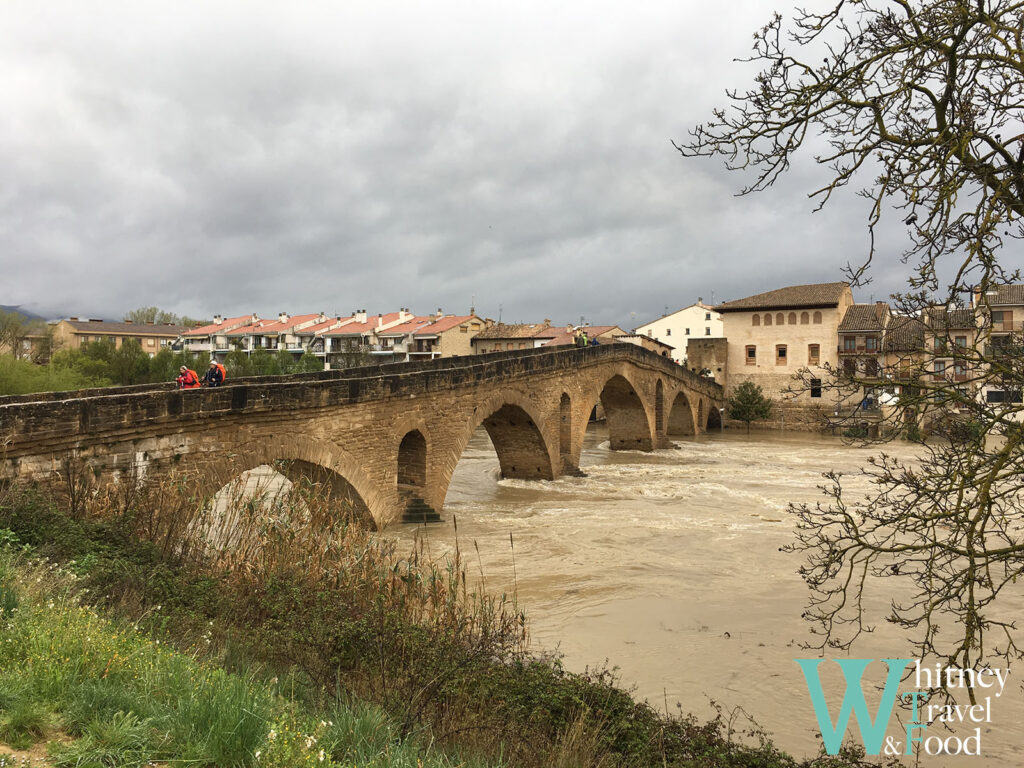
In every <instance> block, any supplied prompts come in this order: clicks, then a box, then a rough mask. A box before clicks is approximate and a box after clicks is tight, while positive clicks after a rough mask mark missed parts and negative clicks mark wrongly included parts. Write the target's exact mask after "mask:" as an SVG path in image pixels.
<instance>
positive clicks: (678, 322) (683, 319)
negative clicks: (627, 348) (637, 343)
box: [635, 298, 725, 363]
mask: <svg viewBox="0 0 1024 768" xmlns="http://www.w3.org/2000/svg"><path fill="white" fill-rule="evenodd" d="M635 333H638V334H640V335H641V336H647V337H648V338H651V339H656V340H657V341H660V342H662V343H663V344H668V345H669V346H671V347H674V350H673V353H672V358H673V359H674V360H675V361H676V362H677V363H682V362H683V358H684V357H685V356H686V342H687V341H688V340H689V339H695V338H699V339H720V338H722V337H723V336H725V330H724V326H723V324H722V316H721V315H720V314H719V313H718V312H716V311H715V310H714V309H713V308H712V307H710V306H708V305H707V304H705V303H704V301H703V300H702V299H699V298H698V299H697V303H696V304H691V305H690V306H688V307H685V308H683V309H680V310H678V311H676V312H672V313H671V314H668V315H663V316H662V317H659V318H658V319H657V320H652V321H651V322H649V323H645V324H644V325H641V326H638V327H637V329H636V331H635Z"/></svg>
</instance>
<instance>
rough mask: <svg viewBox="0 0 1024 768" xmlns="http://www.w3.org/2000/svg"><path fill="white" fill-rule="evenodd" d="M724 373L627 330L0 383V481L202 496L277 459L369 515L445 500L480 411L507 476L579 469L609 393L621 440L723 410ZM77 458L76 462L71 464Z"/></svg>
mask: <svg viewBox="0 0 1024 768" xmlns="http://www.w3.org/2000/svg"><path fill="white" fill-rule="evenodd" d="M722 398H723V394H722V388H721V387H720V386H719V385H718V384H716V383H714V382H713V381H711V380H709V379H706V378H703V377H700V376H697V375H695V374H694V373H692V372H690V371H687V370H685V369H684V368H682V367H680V366H678V365H676V364H675V363H673V362H671V361H670V360H668V359H666V358H664V357H660V356H658V355H657V354H655V353H653V352H650V351H648V350H645V349H642V348H640V347H638V346H634V345H631V344H622V343H618V344H606V345H601V346H597V347H588V348H585V349H575V348H567V347H561V348H556V349H543V348H541V349H532V350H520V351H515V352H498V353H492V354H486V355H474V356H469V357H458V358H444V359H437V360H433V361H429V362H421V363H396V364H389V365H380V366H372V367H367V368H355V369H347V370H340V371H324V372H322V373H312V374H299V375H293V376H275V377H257V378H246V379H231V378H229V380H228V382H227V384H226V386H224V387H220V388H216V389H199V390H188V391H178V390H176V389H173V385H167V384H157V385H148V386H139V387H111V388H104V389H92V390H81V391H77V392H63V393H46V394H37V395H23V396H14V397H3V398H0V481H3V480H6V481H10V480H14V481H26V482H40V481H41V482H46V481H52V480H58V479H60V478H61V476H62V473H64V472H66V471H67V468H68V467H69V466H72V464H74V465H75V466H78V467H87V468H88V469H89V472H88V473H84V474H85V475H86V476H88V477H89V478H90V482H91V483H93V484H97V485H98V484H103V483H109V482H126V481H128V479H132V480H131V481H132V482H137V481H138V480H139V479H141V478H150V479H163V478H175V479H178V480H182V481H184V482H185V483H187V486H186V487H188V488H189V489H190V490H191V491H192V492H193V493H194V494H195V495H196V496H197V497H198V498H208V497H210V496H212V495H213V494H215V493H216V492H217V491H218V490H219V489H221V488H222V487H223V486H224V485H225V484H227V483H229V482H231V481H232V480H233V479H236V478H237V477H238V476H239V475H240V474H241V473H242V472H243V471H246V470H249V469H252V468H254V467H257V466H261V465H271V466H274V467H275V468H278V469H279V470H281V471H282V472H284V473H285V474H286V475H287V476H288V477H289V478H290V479H292V480H298V479H300V478H306V479H309V480H312V481H314V482H319V483H325V484H326V487H328V488H329V489H330V491H331V493H333V494H337V495H339V496H344V497H346V498H347V499H349V500H350V501H351V502H352V503H353V504H354V505H355V506H357V507H358V508H359V510H360V511H361V512H362V513H364V514H365V513H367V512H368V513H369V515H370V516H372V518H373V519H374V521H375V522H376V523H377V525H384V524H387V523H388V522H390V521H393V520H395V519H397V518H399V517H400V516H401V515H402V513H403V512H405V511H407V510H409V509H419V510H424V509H426V508H431V509H435V510H439V509H440V508H441V507H442V505H443V504H444V498H445V494H446V493H447V490H448V484H449V482H450V480H451V477H452V473H453V472H454V470H455V465H456V464H457V463H458V461H459V458H460V457H461V455H462V452H463V449H464V448H465V446H466V443H467V442H468V441H469V438H470V436H471V435H472V434H473V432H474V430H476V429H477V427H479V426H480V425H481V424H482V425H483V426H484V428H485V429H486V430H487V432H488V434H489V435H490V438H491V441H492V442H493V444H494V448H495V450H496V452H497V454H498V460H499V462H500V465H501V473H502V475H503V476H504V477H513V478H523V479H530V480H551V479H554V478H556V477H558V476H559V475H562V474H565V473H575V472H578V471H579V469H578V468H579V459H580V451H581V448H582V445H583V436H584V432H585V431H586V427H587V422H588V420H589V417H590V415H591V412H592V411H593V410H594V408H595V406H597V405H598V404H600V405H601V406H602V407H603V410H604V413H605V416H606V419H607V424H608V432H609V437H610V442H611V447H612V448H613V449H616V450H624V449H628V450H641V451H650V450H652V449H654V448H656V447H664V446H668V445H670V443H669V439H668V438H669V435H674V434H679V435H687V434H694V433H698V432H703V431H704V430H706V429H707V428H708V426H709V423H710V425H711V426H717V425H718V418H719V410H718V409H719V408H720V407H721V406H722ZM80 474H81V473H80Z"/></svg>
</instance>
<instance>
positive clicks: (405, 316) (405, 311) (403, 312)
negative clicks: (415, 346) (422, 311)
mask: <svg viewBox="0 0 1024 768" xmlns="http://www.w3.org/2000/svg"><path fill="white" fill-rule="evenodd" d="M410 318H412V315H411V314H410V313H409V308H408V307H402V308H401V309H400V310H398V319H399V320H401V321H402V322H405V321H406V320H409V319H410Z"/></svg>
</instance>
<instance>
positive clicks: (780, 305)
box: [715, 283, 853, 428]
mask: <svg viewBox="0 0 1024 768" xmlns="http://www.w3.org/2000/svg"><path fill="white" fill-rule="evenodd" d="M852 304H853V294H852V292H851V291H850V286H849V284H848V283H815V284H812V285H794V286H789V287H786V288H778V289H776V290H774V291H767V292H766V293H759V294H757V295H755V296H748V297H746V298H743V299H737V300H735V301H728V302H725V303H724V304H719V305H718V306H717V307H715V309H716V310H717V311H718V312H720V313H721V315H722V323H723V327H724V331H725V337H726V338H727V339H728V352H727V368H728V376H727V377H726V379H725V381H724V382H723V383H724V384H725V387H726V394H727V395H728V394H729V393H730V392H732V390H734V389H735V388H736V387H737V386H738V385H739V384H740V383H742V382H744V381H752V382H754V383H755V384H757V385H758V386H760V387H761V389H762V390H763V391H764V393H765V395H766V396H767V397H770V398H771V399H772V401H773V403H774V406H775V407H774V408H773V416H772V419H771V420H770V421H769V423H768V425H769V426H771V425H775V426H787V427H794V428H813V427H816V426H818V425H819V424H820V422H821V420H822V416H821V415H822V412H823V411H826V410H828V411H831V410H832V409H833V408H834V405H835V404H833V403H826V402H824V401H825V399H826V398H824V397H823V393H824V390H823V387H822V380H823V379H825V378H826V375H827V371H826V369H825V366H826V365H831V366H832V367H833V368H835V367H838V365H839V356H838V351H837V344H836V339H837V338H838V333H839V324H840V322H841V321H842V318H843V316H844V315H845V314H846V310H847V308H848V307H849V306H850V305H852ZM801 369H807V370H808V375H807V377H806V382H801V381H799V380H797V379H796V378H795V377H794V374H795V373H796V372H797V371H800V370H801ZM815 374H820V375H817V376H816V375H815Z"/></svg>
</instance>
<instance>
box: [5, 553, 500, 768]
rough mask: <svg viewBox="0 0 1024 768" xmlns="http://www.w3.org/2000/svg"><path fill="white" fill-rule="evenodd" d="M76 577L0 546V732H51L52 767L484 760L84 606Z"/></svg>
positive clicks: (28, 738)
mask: <svg viewBox="0 0 1024 768" xmlns="http://www.w3.org/2000/svg"><path fill="white" fill-rule="evenodd" d="M74 583H75V577H74V574H72V573H70V572H68V571H65V570H64V569H61V568H58V567H56V566H54V565H52V564H48V563H45V562H44V563H39V562H37V563H34V564H31V565H30V564H28V563H27V562H26V561H25V559H24V556H23V555H18V554H15V553H14V552H12V550H11V549H10V547H7V548H3V549H0V584H2V586H3V588H4V589H5V590H7V591H8V592H9V593H11V594H14V595H16V596H17V598H18V605H17V607H16V608H14V609H13V610H11V611H9V612H6V613H5V615H4V616H3V617H2V621H3V633H2V636H0V638H2V639H0V741H2V742H4V743H5V744H7V745H9V746H10V747H13V748H15V749H26V748H28V747H30V746H32V745H33V744H37V743H40V742H46V741H51V742H52V743H51V745H50V752H51V757H52V762H53V764H54V765H57V766H69V767H70V766H87V765H95V766H122V765H125V766H127V765H144V764H145V763H147V762H148V761H160V762H163V761H167V762H176V761H183V762H187V763H189V764H192V765H198V766H223V767H224V768H230V767H232V766H251V765H276V766H305V765H312V764H315V765H322V766H351V765H360V766H362V765H367V766H370V765H372V766H381V768H385V767H392V766H395V767H397V766H407V765H408V766H417V765H418V763H417V761H418V760H420V761H422V765H424V766H429V767H430V768H435V767H436V768H442V767H445V768H447V767H448V766H455V765H464V766H476V765H480V766H483V765H484V763H467V762H462V761H457V760H454V759H451V758H449V757H448V756H447V755H446V754H445V753H443V752H441V751H440V750H438V749H435V748H433V747H432V746H431V745H430V744H429V743H422V742H421V741H419V740H418V739H416V738H415V737H411V736H409V735H407V734H406V735H403V734H402V733H401V732H400V729H399V727H398V725H397V724H396V723H394V722H393V721H392V720H390V719H389V718H388V716H387V715H386V714H384V712H383V711H381V710H379V709H375V708H372V707H365V706H360V707H358V708H356V707H350V706H343V705H341V704H339V703H335V704H334V705H333V706H331V707H329V708H327V709H324V710H322V711H320V710H310V709H309V708H307V707H304V706H302V704H301V703H300V702H297V701H295V700H293V699H290V698H289V697H287V696H286V695H282V692H281V690H280V686H279V685H277V684H276V683H274V682H270V681H263V680H262V679H261V678H260V677H258V676H257V675H255V674H252V673H250V674H245V675H239V674H231V673H228V672H226V671H224V670H223V669H220V668H217V667H215V666H213V665H211V664H209V663H204V662H202V661H200V660H198V659H196V658H194V657H192V656H189V655H186V654H183V653H180V652H178V651H174V650H172V649H170V648H168V647H167V646H166V645H161V644H160V643H159V641H153V640H150V639H149V638H147V637H146V636H144V635H143V634H142V633H141V632H140V631H139V630H137V629H136V628H135V627H134V626H133V625H131V624H127V623H123V622H122V623H119V622H116V621H111V620H110V619H108V618H106V617H104V616H102V615H101V614H100V613H99V612H98V611H97V610H96V609H95V608H93V607H90V606H87V605H82V604H80V602H79V600H78V599H77V597H76V594H75V589H74ZM57 736H60V737H62V738H60V739H57V738H56V737H57Z"/></svg>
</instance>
